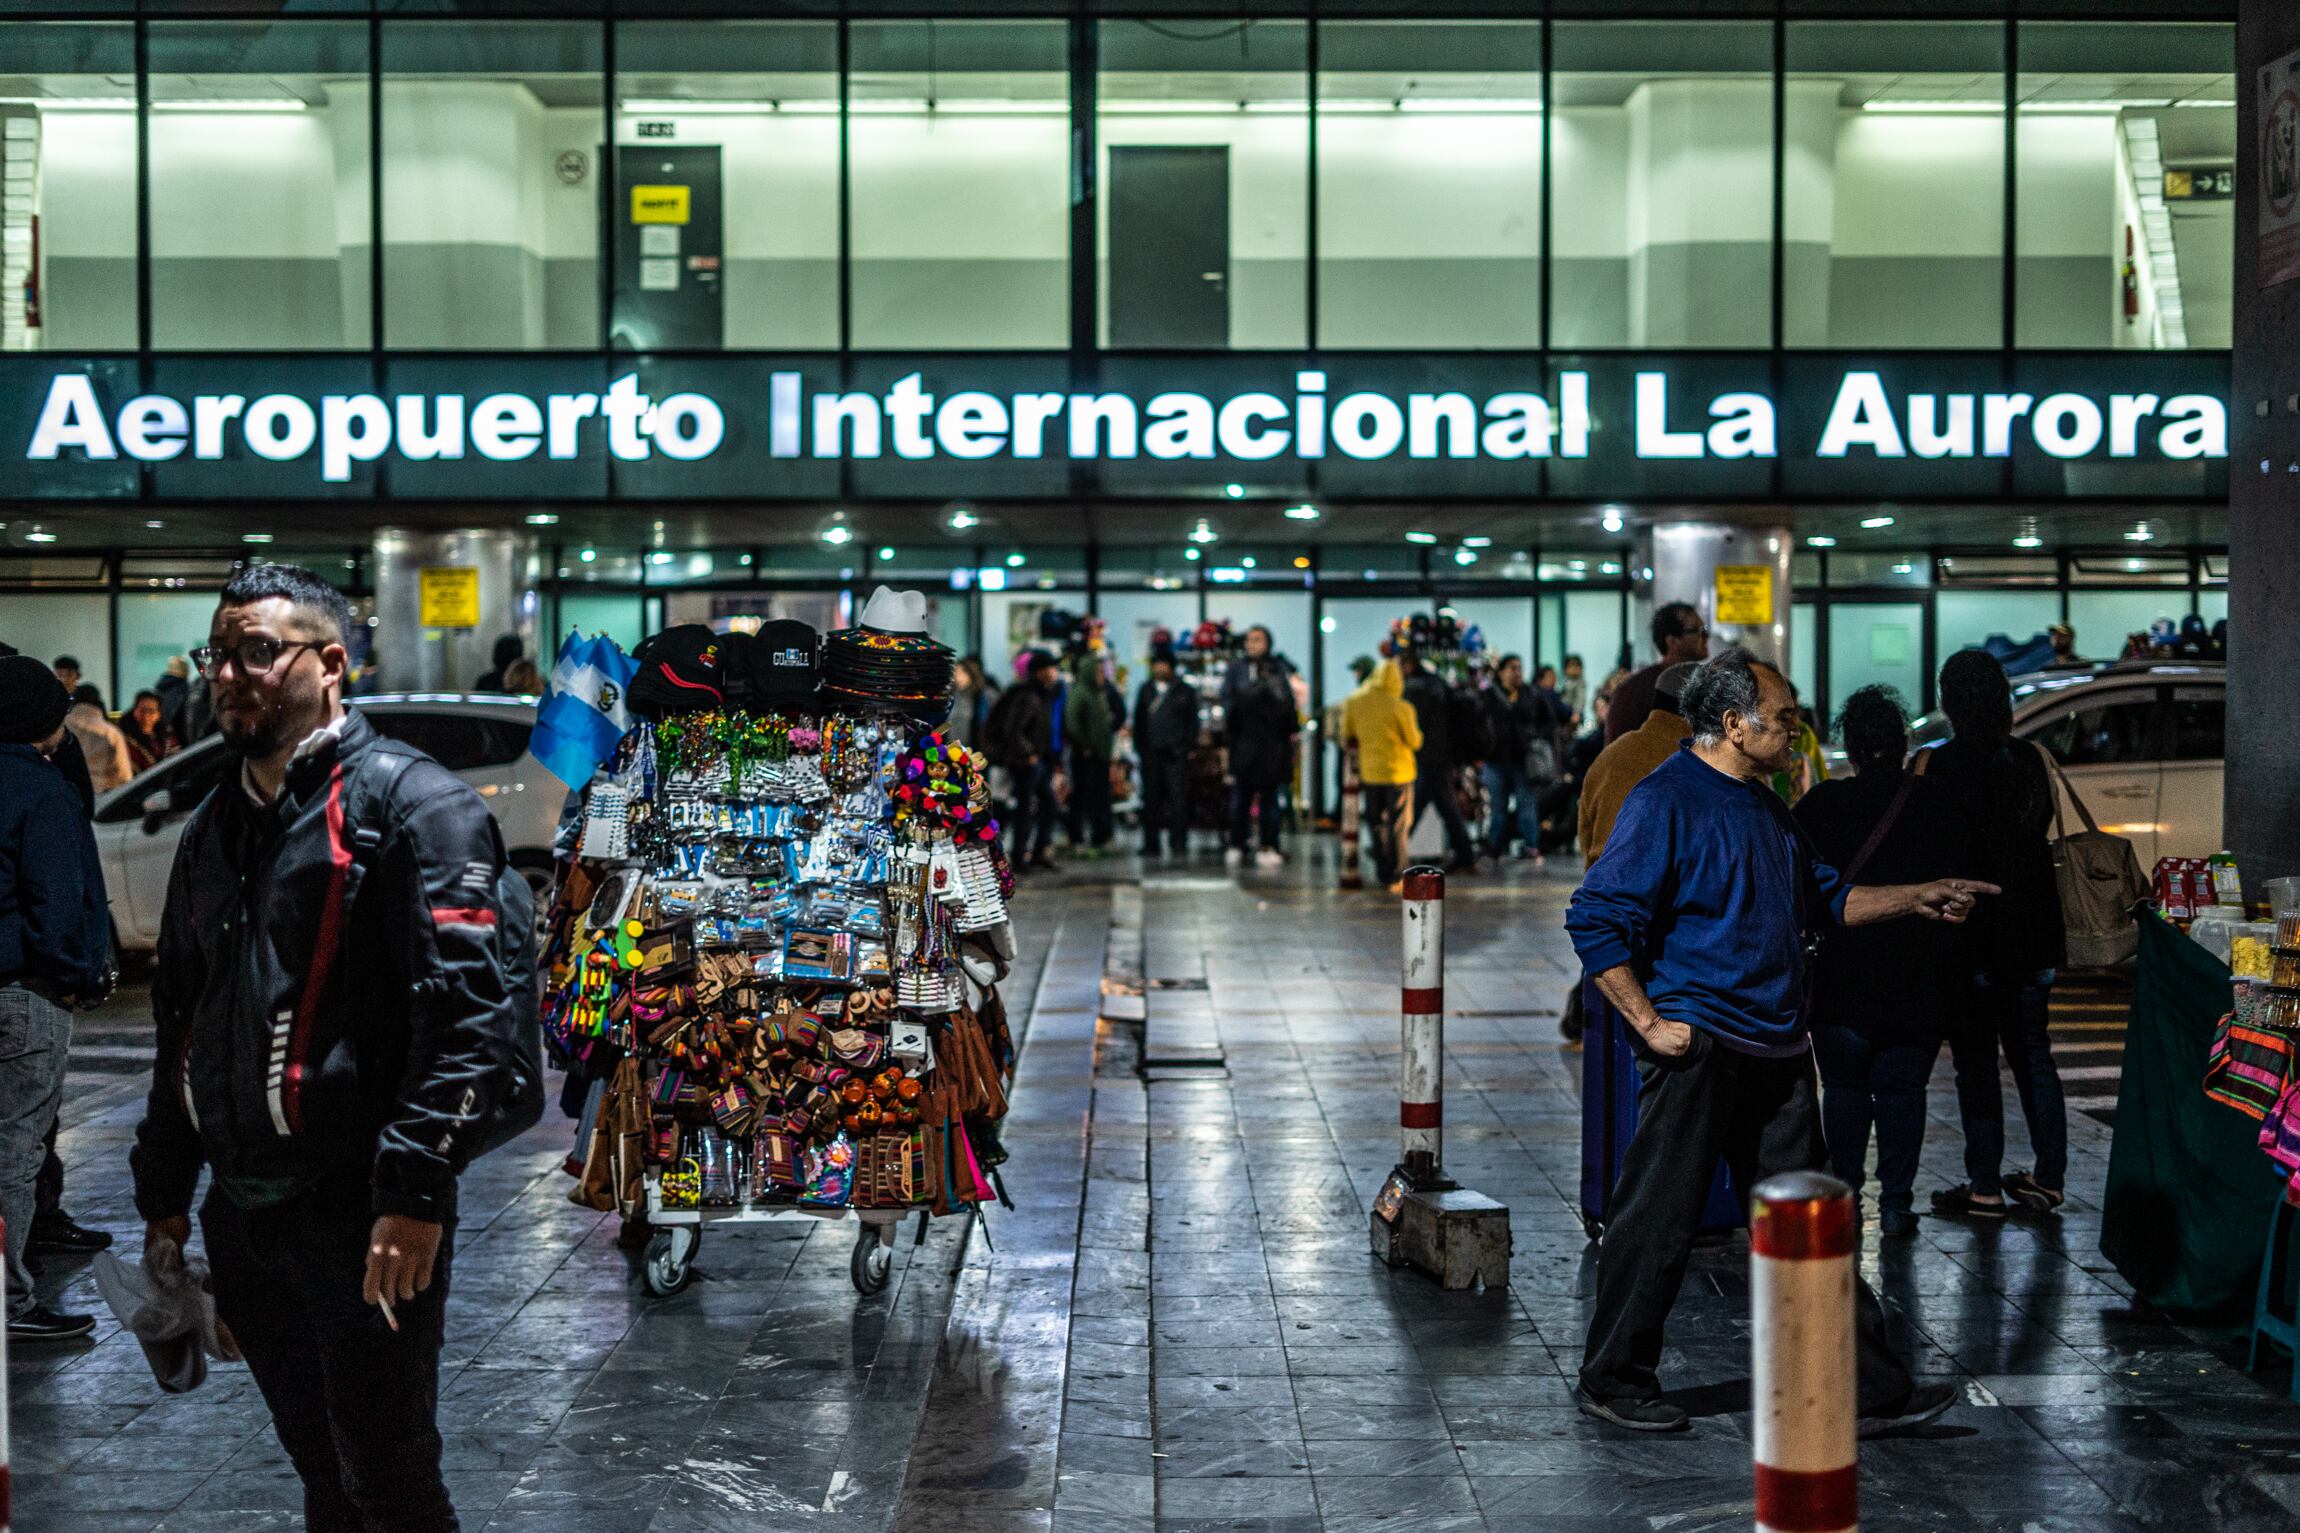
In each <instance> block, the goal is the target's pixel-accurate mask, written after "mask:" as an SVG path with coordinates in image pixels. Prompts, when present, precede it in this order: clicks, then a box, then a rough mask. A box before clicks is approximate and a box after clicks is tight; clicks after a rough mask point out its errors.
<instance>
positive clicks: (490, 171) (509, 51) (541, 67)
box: [383, 22, 606, 351]
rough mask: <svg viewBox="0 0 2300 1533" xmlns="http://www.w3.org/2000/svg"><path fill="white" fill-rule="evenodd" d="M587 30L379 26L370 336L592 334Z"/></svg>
mask: <svg viewBox="0 0 2300 1533" xmlns="http://www.w3.org/2000/svg"><path fill="white" fill-rule="evenodd" d="M601 51H602V39H601V36H600V32H599V29H598V28H597V27H587V26H574V25H560V24H557V23H549V22H534V23H529V22H490V23H484V24H480V23H468V22H442V23H429V22H397V23H387V24H386V25H385V27H384V31H383V70H384V80H383V193H384V210H383V238H384V268H383V283H384V287H383V296H384V340H385V342H386V344H388V345H391V346H395V347H406V348H411V349H441V350H483V351H533V350H542V349H546V348H552V347H585V346H596V345H598V344H599V288H598V278H599V253H598V252H599V183H598V181H597V179H596V178H597V177H598V176H599V174H600V167H599V165H598V164H597V160H598V158H599V145H600V142H601V139H602V138H603V136H604V134H605V131H606V128H605V113H604V112H603V111H602V110H601V107H600V99H601V98H600V92H601V88H602V87H601V85H600V75H599V60H600V53H601Z"/></svg>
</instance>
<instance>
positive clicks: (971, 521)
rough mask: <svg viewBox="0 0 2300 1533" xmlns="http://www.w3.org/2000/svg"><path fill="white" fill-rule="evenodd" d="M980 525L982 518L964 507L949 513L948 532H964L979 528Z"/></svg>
mask: <svg viewBox="0 0 2300 1533" xmlns="http://www.w3.org/2000/svg"><path fill="white" fill-rule="evenodd" d="M981 523H982V518H981V517H979V516H976V515H975V514H974V513H973V512H972V511H969V510H967V509H966V507H964V506H960V507H959V508H958V509H957V510H956V511H953V512H951V513H950V530H951V531H953V532H964V531H966V529H967V528H969V527H976V526H980V525H981Z"/></svg>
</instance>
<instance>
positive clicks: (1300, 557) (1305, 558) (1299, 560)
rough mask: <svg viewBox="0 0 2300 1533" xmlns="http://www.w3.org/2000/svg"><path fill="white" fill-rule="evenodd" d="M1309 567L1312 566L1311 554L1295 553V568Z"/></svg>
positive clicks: (1303, 568) (1304, 568)
mask: <svg viewBox="0 0 2300 1533" xmlns="http://www.w3.org/2000/svg"><path fill="white" fill-rule="evenodd" d="M1309 567H1310V556H1309V555H1308V554H1296V555H1294V568H1295V569H1298V570H1306V569H1308V568H1309Z"/></svg>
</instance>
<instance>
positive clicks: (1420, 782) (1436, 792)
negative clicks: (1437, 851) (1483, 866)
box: [1414, 766, 1477, 863]
mask: <svg viewBox="0 0 2300 1533" xmlns="http://www.w3.org/2000/svg"><path fill="white" fill-rule="evenodd" d="M1414 802H1415V803H1416V804H1427V805H1428V806H1429V807H1430V808H1432V809H1435V810H1436V811H1437V817H1438V821H1439V823H1441V824H1442V825H1444V826H1445V845H1446V852H1447V854H1448V855H1449V856H1450V857H1452V859H1453V860H1454V861H1455V862H1457V863H1462V862H1475V861H1477V845H1476V843H1475V842H1473V841H1471V840H1470V838H1469V822H1468V821H1467V820H1465V819H1463V818H1462V814H1461V794H1460V793H1459V792H1458V791H1457V790H1456V788H1455V785H1454V780H1453V768H1452V767H1440V766H1431V767H1424V768H1422V769H1421V774H1420V775H1419V776H1418V777H1416V778H1415V779H1414ZM1414 817H1415V818H1416V819H1419V818H1420V817H1421V816H1420V811H1419V810H1417V811H1415V816H1414Z"/></svg>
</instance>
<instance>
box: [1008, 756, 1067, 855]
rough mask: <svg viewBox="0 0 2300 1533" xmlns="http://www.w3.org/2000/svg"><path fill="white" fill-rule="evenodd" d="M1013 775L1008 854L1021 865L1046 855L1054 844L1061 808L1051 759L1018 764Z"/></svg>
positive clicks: (1009, 810) (1009, 812)
mask: <svg viewBox="0 0 2300 1533" xmlns="http://www.w3.org/2000/svg"><path fill="white" fill-rule="evenodd" d="M1010 775H1011V776H1012V777H1013V779H1014V802H1013V804H1012V805H1011V806H1010V807H1009V809H1008V811H1007V816H1006V856H1007V860H1008V861H1010V862H1012V863H1013V864H1014V865H1015V866H1016V867H1020V866H1022V864H1024V863H1026V862H1029V861H1031V860H1032V859H1034V858H1038V857H1043V856H1045V855H1046V849H1047V848H1048V847H1049V846H1051V845H1053V844H1054V822H1055V820H1056V818H1057V817H1058V816H1059V815H1060V812H1061V811H1060V806H1058V805H1057V804H1056V803H1055V802H1054V767H1053V764H1052V763H1051V762H1046V761H1041V762H1039V763H1038V765H1036V766H1024V767H1016V768H1014V769H1013V771H1012V773H1011V774H1010Z"/></svg>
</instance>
